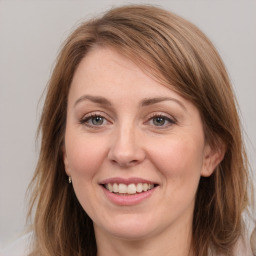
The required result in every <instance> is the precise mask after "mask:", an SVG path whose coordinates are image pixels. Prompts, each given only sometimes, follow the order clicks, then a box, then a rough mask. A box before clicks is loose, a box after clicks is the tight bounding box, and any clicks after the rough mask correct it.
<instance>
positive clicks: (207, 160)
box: [201, 142, 226, 177]
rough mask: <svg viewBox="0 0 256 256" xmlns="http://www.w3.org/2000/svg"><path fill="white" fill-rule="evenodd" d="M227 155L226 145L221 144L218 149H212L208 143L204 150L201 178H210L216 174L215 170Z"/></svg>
mask: <svg viewBox="0 0 256 256" xmlns="http://www.w3.org/2000/svg"><path fill="white" fill-rule="evenodd" d="M225 153H226V147H225V145H224V143H222V142H221V143H219V144H218V146H216V147H211V146H210V145H209V144H208V143H207V144H206V145H205V148H204V159H203V166H202V170H201V176H203V177H209V176H211V175H212V173H213V172H214V170H215V168H216V167H217V166H218V165H219V164H220V162H221V161H222V160H223V158H224V156H225Z"/></svg>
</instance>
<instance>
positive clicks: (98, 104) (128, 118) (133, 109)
mask: <svg viewBox="0 0 256 256" xmlns="http://www.w3.org/2000/svg"><path fill="white" fill-rule="evenodd" d="M63 155H64V163H65V168H66V172H67V174H68V175H69V176H71V178H72V184H73V186H74V190H75V193H76V196H77V198H78V200H79V202H80V203H81V205H82V207H83V208H84V210H85V211H86V212H87V214H88V215H89V216H90V217H91V219H92V220H93V222H94V227H95V231H96V233H97V234H98V233H101V232H102V233H105V234H108V235H114V236H117V237H122V238H126V239H138V238H144V237H149V236H150V237H152V236H154V235H159V234H160V233H162V232H168V231H170V230H176V232H179V231H180V230H182V229H184V228H188V227H191V223H192V216H193V209H194V201H195V194H196V191H197V187H198V182H199V179H200V176H201V175H204V176H208V175H210V174H211V172H212V170H213V169H214V167H215V166H213V164H212V162H213V161H212V160H211V159H212V157H211V155H212V154H211V149H210V147H209V146H208V145H207V144H206V142H205V139H204V132H203V126H202V121H201V119H200V115H199V111H198V110H197V108H196V107H195V106H194V105H193V104H192V103H190V102H189V101H187V100H185V99H184V98H183V97H181V96H179V95H178V94H177V93H175V92H174V91H173V90H171V89H168V88H167V87H164V86H163V85H161V84H159V83H158V82H156V81H155V80H153V79H152V78H150V77H149V76H148V75H146V74H145V73H144V72H143V71H142V70H141V69H140V68H139V67H138V66H136V65H135V64H134V63H133V62H131V61H130V60H128V59H127V58H125V57H123V56H122V55H120V54H118V53H117V52H116V51H114V50H111V49H110V48H103V47H98V48H95V49H93V50H91V51H90V52H89V53H88V54H87V55H86V57H85V58H84V59H83V60H82V61H81V63H80V64H79V66H78V68H77V70H76V72H75V75H74V78H73V81H72V84H71V88H70V92H69V96H68V111H67V123H66V133H65V147H64V149H63Z"/></svg>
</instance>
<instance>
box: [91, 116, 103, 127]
mask: <svg viewBox="0 0 256 256" xmlns="http://www.w3.org/2000/svg"><path fill="white" fill-rule="evenodd" d="M92 123H93V124H94V125H100V124H102V123H103V118H102V117H100V116H95V117H93V119H92Z"/></svg>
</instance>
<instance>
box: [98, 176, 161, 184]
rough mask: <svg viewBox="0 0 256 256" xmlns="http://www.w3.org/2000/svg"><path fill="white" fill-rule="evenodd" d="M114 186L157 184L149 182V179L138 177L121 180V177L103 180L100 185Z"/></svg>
mask: <svg viewBox="0 0 256 256" xmlns="http://www.w3.org/2000/svg"><path fill="white" fill-rule="evenodd" d="M109 183H111V184H113V183H117V184H126V185H128V184H132V183H134V184H138V183H147V184H157V183H156V182H153V181H150V180H147V179H143V178H138V177H131V178H126V179H125V178H121V177H113V178H108V179H104V180H102V181H101V182H100V183H99V184H101V185H105V184H109Z"/></svg>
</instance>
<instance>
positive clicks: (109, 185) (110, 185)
mask: <svg viewBox="0 0 256 256" xmlns="http://www.w3.org/2000/svg"><path fill="white" fill-rule="evenodd" d="M107 186H108V188H107V189H108V190H109V191H110V192H113V186H112V184H110V183H109V184H107Z"/></svg>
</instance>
